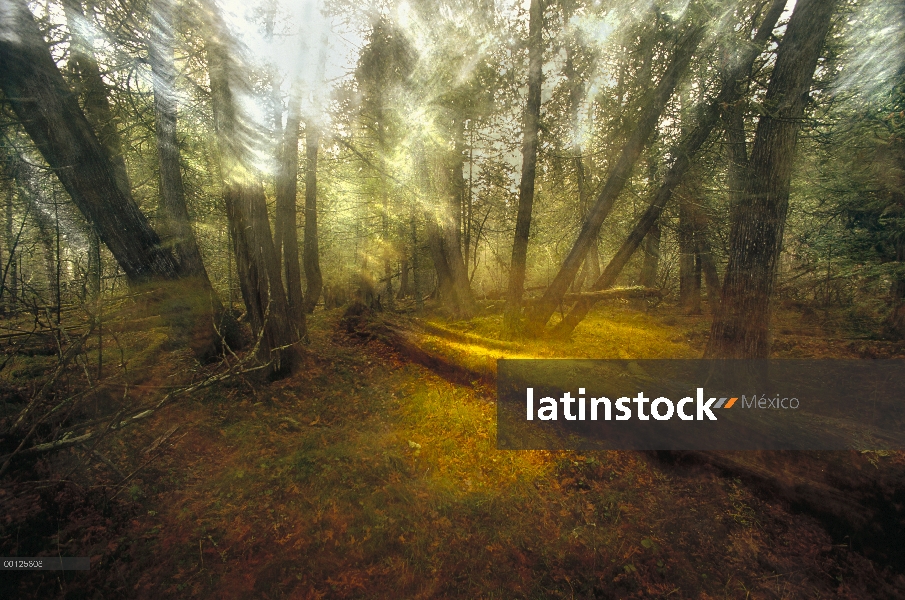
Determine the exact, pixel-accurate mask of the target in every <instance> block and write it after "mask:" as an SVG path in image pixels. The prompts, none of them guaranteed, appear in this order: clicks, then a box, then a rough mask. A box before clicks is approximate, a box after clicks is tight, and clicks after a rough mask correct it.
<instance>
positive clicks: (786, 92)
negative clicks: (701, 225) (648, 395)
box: [706, 0, 836, 358]
mask: <svg viewBox="0 0 905 600" xmlns="http://www.w3.org/2000/svg"><path fill="white" fill-rule="evenodd" d="M835 5H836V1H835V0H799V1H798V3H797V4H796V5H795V10H794V12H793V13H792V16H791V17H790V19H789V24H788V26H787V28H786V32H785V35H784V36H783V38H782V41H781V42H780V44H779V47H778V49H777V51H776V64H775V66H774V67H773V73H772V75H771V77H770V85H769V87H768V88H767V94H766V96H765V98H764V106H765V107H766V112H765V114H764V115H763V116H761V118H760V120H759V122H758V124H757V133H756V135H755V138H754V145H753V147H752V151H751V157H750V159H749V164H748V169H747V176H746V178H745V187H744V196H743V198H742V201H741V203H740V204H739V206H738V207H737V210H736V211H734V215H733V222H732V230H731V233H730V238H729V240H730V242H729V263H728V265H727V267H726V276H725V279H724V281H723V287H722V295H721V301H720V312H719V313H718V315H717V316H716V318H715V319H714V322H713V326H712V328H711V332H710V341H709V343H708V345H707V349H706V356H708V357H716V358H766V357H767V356H769V354H770V344H771V340H770V300H771V296H772V295H773V286H774V283H775V278H776V268H777V263H778V261H779V254H780V251H781V249H782V237H783V231H784V227H785V221H786V214H787V212H788V206H789V188H790V184H791V180H792V166H793V164H794V162H795V150H796V146H797V142H798V132H799V129H800V127H801V119H802V117H803V116H804V111H805V107H806V105H807V101H808V92H809V90H810V87H811V79H812V77H813V74H814V70H815V68H816V67H817V61H818V59H819V58H820V52H821V49H822V48H823V42H824V39H825V38H826V35H827V32H828V31H829V29H830V24H831V20H832V15H833V11H834V9H835Z"/></svg>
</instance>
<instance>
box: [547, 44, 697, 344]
mask: <svg viewBox="0 0 905 600" xmlns="http://www.w3.org/2000/svg"><path fill="white" fill-rule="evenodd" d="M703 33H704V30H703V28H702V27H694V28H692V29H691V30H690V31H689V32H687V33H686V34H685V35H684V36H683V39H682V40H681V41H680V42H679V43H678V44H677V45H676V49H675V51H674V53H673V57H672V60H671V61H670V64H669V67H668V68H667V69H666V72H665V73H664V74H663V78H662V79H661V80H660V82H659V83H658V84H657V87H656V89H655V91H654V93H653V95H652V97H651V99H650V101H649V103H648V104H647V106H646V107H645V109H644V112H643V113H642V114H641V116H640V117H639V120H638V124H637V125H636V126H635V129H634V131H632V134H631V136H630V137H629V139H628V140H627V141H626V143H625V145H624V146H623V148H622V151H621V152H620V155H619V159H618V161H617V162H616V165H615V166H614V167H613V170H612V171H611V172H610V174H609V176H608V177H607V181H606V184H605V185H604V186H603V189H602V190H601V191H600V194H599V195H598V196H597V200H596V201H595V203H594V206H593V207H592V208H591V210H590V212H589V214H588V217H587V219H585V222H584V225H583V226H582V228H581V232H580V233H579V234H578V239H577V240H575V243H574V244H573V245H572V249H571V251H570V252H569V255H568V256H567V257H566V260H565V261H563V264H562V266H561V267H560V269H559V272H558V273H557V274H556V276H555V277H554V278H553V281H552V282H551V283H550V285H549V286H548V287H547V289H546V291H545V292H544V295H543V296H542V297H541V299H540V300H539V301H538V302H536V303H535V304H534V305H533V306H532V307H531V311H530V315H529V327H530V330H531V332H532V333H534V334H539V333H540V332H541V331H542V330H543V328H544V326H545V325H546V324H547V321H548V320H549V319H550V317H551V316H553V312H554V311H555V310H556V308H557V307H558V306H559V305H560V304H561V303H562V299H563V296H564V295H565V293H566V292H567V291H568V289H569V286H570V285H571V284H572V280H573V279H575V275H576V274H577V273H578V269H579V268H580V267H581V263H582V262H583V261H584V258H585V256H586V255H587V253H588V250H589V249H590V248H591V247H592V245H593V244H594V243H595V242H596V240H597V236H598V235H599V234H600V227H601V225H603V221H604V219H606V217H607V215H608V214H609V213H610V210H612V208H613V204H614V203H615V201H616V198H617V197H618V196H619V194H620V192H622V189H623V188H624V187H625V184H626V182H627V181H628V179H629V176H630V175H631V171H632V167H633V166H634V165H635V162H637V160H638V157H639V156H640V155H641V151H642V150H643V149H644V146H645V145H646V144H647V140H648V139H649V138H650V136H651V133H653V131H654V128H655V127H656V125H657V122H658V121H659V120H660V115H661V113H662V112H663V109H664V108H665V107H666V103H667V102H668V100H669V98H670V97H671V96H672V92H673V90H674V89H675V87H676V85H677V84H678V83H679V80H680V79H681V78H682V75H683V74H684V73H685V71H686V70H687V68H688V65H689V63H690V62H691V58H692V56H693V55H694V51H695V49H696V48H697V47H698V44H699V43H700V41H701V39H702V37H703Z"/></svg>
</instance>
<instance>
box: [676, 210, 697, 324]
mask: <svg viewBox="0 0 905 600" xmlns="http://www.w3.org/2000/svg"><path fill="white" fill-rule="evenodd" d="M689 202H690V201H689V200H687V199H685V198H681V197H680V200H679V231H678V236H679V306H681V308H682V311H683V312H684V313H685V314H686V315H691V314H698V313H700V312H701V285H700V283H701V282H700V279H699V278H698V271H697V266H698V264H699V260H698V258H697V252H696V251H695V236H694V233H695V230H694V224H693V223H692V219H691V215H690V214H689V213H690V212H691V211H690V210H689V208H688V206H687V205H688V203H689Z"/></svg>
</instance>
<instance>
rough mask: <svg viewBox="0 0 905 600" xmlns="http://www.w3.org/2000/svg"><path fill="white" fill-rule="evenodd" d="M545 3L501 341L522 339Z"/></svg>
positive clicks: (533, 34) (534, 5)
mask: <svg viewBox="0 0 905 600" xmlns="http://www.w3.org/2000/svg"><path fill="white" fill-rule="evenodd" d="M543 29H544V0H531V7H530V20H529V25H528V103H527V106H526V107H525V116H524V125H523V133H522V136H523V140H522V175H521V181H520V182H519V193H518V196H519V197H518V213H517V214H516V219H515V239H514V240H513V242H512V261H511V262H510V266H509V289H508V292H507V295H506V310H505V313H504V315H503V337H505V338H510V339H511V338H516V337H519V336H521V335H522V296H523V295H524V293H525V270H526V260H527V256H528V236H529V233H530V230H531V212H532V210H533V206H534V176H535V172H536V170H537V133H538V129H539V122H540V104H541V87H542V85H543V66H544V40H543Z"/></svg>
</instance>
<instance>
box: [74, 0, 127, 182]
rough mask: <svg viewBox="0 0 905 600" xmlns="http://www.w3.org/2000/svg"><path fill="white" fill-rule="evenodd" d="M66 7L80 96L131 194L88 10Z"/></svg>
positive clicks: (117, 174) (116, 172)
mask: <svg viewBox="0 0 905 600" xmlns="http://www.w3.org/2000/svg"><path fill="white" fill-rule="evenodd" d="M63 9H64V12H65V14H66V21H67V23H68V25H69V35H70V40H71V41H70V46H69V71H70V73H71V74H72V80H73V84H74V85H75V88H76V95H77V96H78V97H80V98H81V100H82V106H83V107H84V111H85V117H86V118H87V119H88V122H89V123H91V127H92V128H93V129H94V131H95V133H96V134H97V137H98V140H99V141H100V143H101V146H102V147H103V148H104V150H105V151H106V152H107V156H108V158H109V159H110V164H111V165H113V172H114V176H115V178H116V183H117V184H118V185H119V186H120V189H122V191H123V193H124V194H126V195H130V194H131V193H132V186H131V184H130V183H129V175H128V172H127V170H126V160H125V156H124V154H123V143H122V138H121V137H120V135H119V129H118V128H117V120H116V119H115V118H114V116H113V111H112V110H110V98H109V94H108V90H107V84H106V83H104V80H103V78H102V77H101V70H100V67H99V66H98V64H97V59H96V58H95V56H94V44H93V42H92V41H91V40H88V39H86V38H85V37H84V35H83V31H84V30H85V29H86V27H87V26H88V23H87V22H86V19H87V17H86V15H85V11H84V9H83V7H82V3H81V2H80V0H64V2H63Z"/></svg>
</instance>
